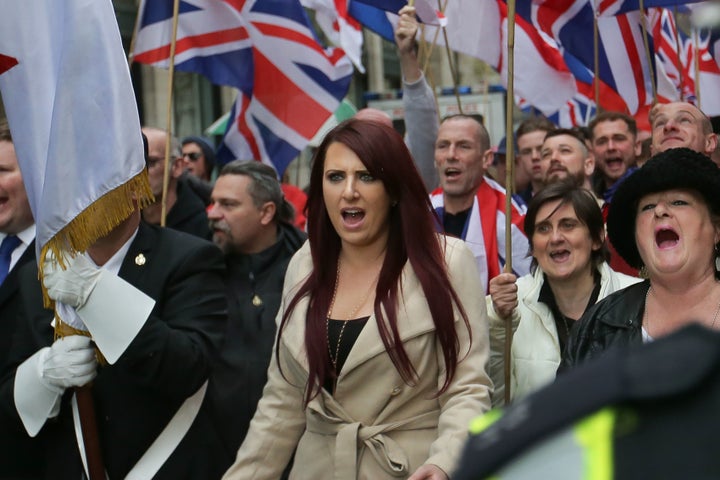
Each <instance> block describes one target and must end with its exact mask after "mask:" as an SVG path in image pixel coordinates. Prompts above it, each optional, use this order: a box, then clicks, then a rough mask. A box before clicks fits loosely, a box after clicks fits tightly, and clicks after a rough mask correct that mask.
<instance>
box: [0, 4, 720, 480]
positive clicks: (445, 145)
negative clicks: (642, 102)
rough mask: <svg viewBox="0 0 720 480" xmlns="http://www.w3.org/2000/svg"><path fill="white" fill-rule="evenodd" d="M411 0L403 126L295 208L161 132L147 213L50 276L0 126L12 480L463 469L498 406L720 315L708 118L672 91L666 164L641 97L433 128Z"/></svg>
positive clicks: (1, 394)
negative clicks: (85, 399)
mask: <svg viewBox="0 0 720 480" xmlns="http://www.w3.org/2000/svg"><path fill="white" fill-rule="evenodd" d="M414 13H415V12H414V8H413V7H411V6H407V7H404V8H403V9H402V10H401V11H400V17H399V21H398V24H397V27H396V32H395V34H396V42H397V46H398V55H399V59H400V66H401V70H402V73H403V86H404V90H405V95H404V97H403V102H404V106H405V110H406V136H405V138H403V137H402V136H401V135H400V134H399V133H397V132H396V131H395V130H394V129H393V126H392V122H391V121H390V119H389V117H387V116H386V115H384V114H383V113H382V112H379V111H377V110H373V109H363V110H361V111H360V112H358V114H357V115H356V116H355V118H353V119H350V120H347V121H345V122H343V123H341V124H339V125H338V126H337V127H335V128H334V129H333V130H331V131H330V132H329V133H328V134H327V135H326V136H325V138H324V140H323V141H322V143H321V145H320V146H319V147H318V149H317V151H316V152H315V155H314V158H313V164H312V170H311V174H310V183H309V186H308V188H307V197H306V198H303V199H302V202H301V203H299V204H298V205H299V206H293V204H291V203H290V201H288V200H289V198H288V197H289V195H288V194H286V193H285V192H287V191H288V190H287V189H286V188H284V187H283V184H282V182H281V181H279V179H278V177H277V173H276V172H275V170H273V169H272V168H271V167H269V166H267V165H265V164H263V163H262V162H258V161H254V159H248V160H245V161H243V160H235V161H233V162H230V163H228V164H226V165H223V166H218V165H216V162H215V158H214V151H213V147H212V142H210V141H209V140H208V139H205V138H203V137H197V136H193V137H187V138H185V139H183V140H182V141H178V139H176V138H174V137H172V136H171V135H170V134H169V133H168V132H167V131H166V130H164V129H160V128H155V127H151V126H145V127H143V128H142V134H143V138H144V141H145V162H146V167H147V173H148V177H149V181H150V187H151V189H152V192H153V194H154V196H155V203H153V204H151V205H149V206H147V207H146V208H144V209H142V210H140V209H137V210H136V211H135V212H133V213H132V214H131V215H130V216H129V217H128V218H127V219H125V220H124V221H122V222H121V223H120V224H119V225H118V226H117V227H116V228H114V229H113V230H112V231H111V232H110V233H108V234H107V235H106V236H104V237H103V238H101V239H99V240H98V241H97V242H96V243H94V244H93V245H91V247H90V248H88V250H87V251H86V252H84V253H82V254H79V255H77V256H75V257H73V258H66V259H56V258H54V257H53V256H52V255H50V256H48V257H47V258H46V260H45V261H44V262H43V264H41V265H39V266H38V265H37V262H36V261H35V244H34V238H35V226H34V223H33V218H32V213H31V211H30V206H29V204H28V201H27V196H26V194H25V190H24V187H23V183H22V176H21V174H20V172H19V169H18V166H17V159H16V157H15V151H14V146H13V140H12V137H11V135H10V130H9V128H8V125H7V123H6V122H0V318H2V319H3V326H4V330H3V331H4V335H3V336H2V337H1V338H2V340H0V429H1V432H0V479H16V478H17V479H23V478H24V479H36V478H63V479H64V478H68V479H79V478H85V477H84V475H88V471H89V468H90V467H88V464H89V463H91V462H92V461H93V460H96V458H88V457H87V456H86V455H85V450H84V445H85V441H89V440H94V441H96V442H97V444H98V445H99V451H100V452H101V455H102V468H104V469H105V471H106V472H107V477H108V478H111V479H115V478H158V479H165V478H167V479H171V478H172V479H182V478H188V479H213V478H220V477H222V478H227V479H268V480H270V479H278V478H292V479H318V478H336V479H342V480H345V479H377V478H408V479H410V480H447V479H449V478H451V476H452V475H453V473H454V472H455V471H456V468H457V466H458V464H459V462H460V456H461V453H462V452H463V448H464V445H465V444H466V442H467V440H468V438H469V429H470V425H471V422H472V421H473V419H475V418H476V417H478V416H480V415H482V414H484V413H486V412H488V411H489V410H490V409H491V408H492V407H493V406H503V405H505V404H506V403H508V402H510V405H513V404H517V402H521V401H523V400H524V399H526V398H528V397H531V396H532V395H533V394H536V393H537V392H538V391H539V390H541V389H543V388H544V387H546V386H548V385H550V384H552V383H553V382H554V381H556V377H557V378H562V377H563V376H564V375H566V373H567V372H570V371H573V370H577V369H578V368H581V367H580V365H582V364H586V363H589V362H590V361H591V360H596V359H598V358H600V357H604V356H605V355H606V354H607V352H609V351H613V350H615V349H617V348H618V347H625V348H629V349H632V348H635V347H638V346H641V345H643V344H647V343H650V342H653V341H654V340H656V339H661V338H662V337H669V336H671V335H672V334H673V333H675V332H677V331H679V330H681V329H682V328H683V327H685V326H687V325H689V324H700V325H702V326H704V327H706V328H708V329H710V330H718V329H720V324H718V316H719V315H720V283H719V281H720V200H719V199H720V197H719V196H718V192H719V191H720V169H718V165H717V164H716V163H714V161H713V160H712V159H713V158H716V157H717V153H718V152H717V151H718V141H717V136H716V134H715V133H713V131H712V126H711V123H710V120H709V119H708V117H707V116H706V115H704V114H703V112H702V111H701V110H699V109H698V108H697V107H695V106H694V105H692V104H690V103H685V102H676V103H670V104H662V105H657V106H655V107H654V108H653V109H652V111H651V112H650V117H649V123H650V125H651V127H652V131H651V132H649V135H650V136H649V137H648V141H647V142H646V143H648V144H649V152H650V154H649V159H648V158H645V157H643V153H642V148H641V147H642V139H641V138H640V137H641V136H642V134H641V132H639V131H638V128H637V125H636V122H635V120H634V119H633V118H632V117H630V116H628V115H626V114H624V113H621V112H602V113H600V114H598V115H597V116H596V117H595V118H594V119H593V120H592V121H591V122H590V124H589V125H588V127H587V128H583V129H580V128H578V129H561V128H557V127H556V126H555V125H553V124H552V123H551V122H549V121H548V120H546V119H544V118H529V119H526V120H525V121H523V122H522V123H521V124H520V125H519V127H518V128H517V130H516V131H515V132H510V134H509V135H508V136H507V137H506V139H503V143H502V145H501V147H500V148H499V149H493V148H492V147H491V145H492V143H491V139H490V137H489V135H488V131H487V129H486V128H485V126H484V125H483V123H482V122H481V121H479V120H478V119H477V118H475V117H473V116H468V115H462V114H460V115H453V116H450V117H448V118H444V119H442V120H441V121H439V120H438V115H437V109H436V106H435V102H434V99H433V93H432V90H431V88H430V87H429V85H428V83H427V81H426V79H425V77H424V75H423V73H422V70H421V69H420V63H419V60H418V56H417V55H418V52H417V48H416V45H415V37H416V33H417V23H416V20H415V15H414ZM168 137H170V138H168ZM508 142H513V144H514V145H515V148H514V150H515V151H516V152H517V155H516V156H515V158H508V156H507V149H506V145H507V143H508ZM167 145H169V147H170V150H171V151H170V152H169V155H168V157H169V158H170V162H169V164H168V165H166V164H165V157H166V146H167ZM510 161H512V162H514V163H515V166H516V167H515V168H516V169H517V170H518V174H517V175H516V182H515V184H514V185H505V178H504V176H503V175H502V174H498V172H502V169H503V167H504V166H506V164H507V162H510ZM166 168H167V169H169V171H168V172H165V170H166ZM493 173H495V176H494V177H495V178H493ZM165 177H167V178H168V179H169V182H167V184H165V185H164V182H165ZM506 187H507V188H508V190H509V191H510V193H508V190H506ZM510 194H511V195H512V199H511V201H510V210H509V211H507V210H506V196H507V195H510ZM300 214H302V220H301V222H300V223H298V215H300ZM506 216H509V217H510V218H509V222H507V223H506ZM506 225H509V228H510V231H506V228H508V227H506ZM506 238H510V239H511V242H510V250H508V249H507V243H506ZM40 272H41V273H42V275H39V273H40ZM40 276H42V279H43V282H44V284H43V285H41V282H40V280H39V278H40ZM44 293H46V294H47V296H48V297H49V298H50V299H51V300H52V301H54V302H55V309H54V311H53V310H48V309H45V308H44V303H43V294H44ZM99 352H102V353H103V355H99ZM607 374H608V375H610V374H611V373H607ZM88 388H89V389H90V392H91V394H90V395H91V396H92V399H93V403H94V415H95V419H96V430H97V438H95V439H88V438H83V436H82V435H83V434H82V433H79V432H81V429H80V426H79V425H78V407H77V404H78V403H79V402H80V399H79V397H80V395H81V392H82V390H83V389H88ZM85 393H87V390H86V391H85ZM483 438H484V440H483V441H482V442H480V443H478V445H483V444H484V443H483V442H485V443H487V440H486V439H485V437H483ZM483 448H485V450H483ZM483 448H481V447H478V449H479V450H478V451H477V452H475V453H474V454H475V455H478V456H481V457H482V456H483V455H484V454H485V453H487V454H488V455H490V450H488V449H487V445H485V447H483Z"/></svg>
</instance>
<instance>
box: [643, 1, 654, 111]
mask: <svg viewBox="0 0 720 480" xmlns="http://www.w3.org/2000/svg"><path fill="white" fill-rule="evenodd" d="M640 28H641V30H642V37H643V46H644V47H645V57H646V58H647V61H648V69H649V70H650V84H651V85H652V95H653V103H656V102H657V85H656V82H655V71H654V70H653V62H652V60H653V59H652V56H651V55H650V44H649V42H648V32H647V18H645V1H644V0H640Z"/></svg>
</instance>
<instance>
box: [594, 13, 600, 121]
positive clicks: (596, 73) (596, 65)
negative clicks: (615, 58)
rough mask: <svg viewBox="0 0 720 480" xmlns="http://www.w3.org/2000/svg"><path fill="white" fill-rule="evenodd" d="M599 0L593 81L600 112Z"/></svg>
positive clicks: (596, 108)
mask: <svg viewBox="0 0 720 480" xmlns="http://www.w3.org/2000/svg"><path fill="white" fill-rule="evenodd" d="M597 17H598V14H597V0H596V3H595V9H594V11H593V70H594V71H593V74H594V77H593V81H594V83H595V110H596V111H597V112H600V110H601V107H600V29H599V27H598V18H597Z"/></svg>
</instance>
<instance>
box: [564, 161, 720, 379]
mask: <svg viewBox="0 0 720 480" xmlns="http://www.w3.org/2000/svg"><path fill="white" fill-rule="evenodd" d="M719 193H720V169H718V168H717V167H716V166H715V164H714V163H713V162H712V161H711V160H710V159H709V158H708V157H706V156H705V155H703V154H701V153H697V152H695V151H693V150H689V149H687V148H676V149H670V150H667V151H665V152H663V153H660V154H658V155H655V156H654V157H652V158H651V159H650V160H649V161H648V162H647V163H646V164H645V166H643V168H641V169H639V170H638V171H636V172H635V173H634V174H633V175H632V176H630V177H629V178H628V179H627V180H626V181H625V182H623V184H622V185H621V186H620V187H619V188H618V190H617V192H616V193H615V196H614V198H613V202H612V205H611V206H610V215H609V217H608V233H609V235H610V240H611V241H612V242H613V245H614V246H615V248H616V250H617V252H618V253H619V254H620V255H621V256H622V257H623V258H624V259H625V261H627V262H628V264H630V265H631V266H633V267H635V268H641V269H642V271H644V272H646V276H647V278H648V280H647V281H645V282H643V283H639V284H636V285H633V286H631V287H628V288H626V289H624V290H621V291H619V292H617V293H615V294H613V295H611V296H609V297H608V298H606V299H605V300H604V301H602V302H600V303H598V304H597V305H596V306H595V307H593V308H592V309H591V310H589V311H588V312H587V313H586V314H585V315H584V316H583V318H582V319H581V321H580V324H579V325H577V328H576V329H575V330H573V332H572V335H571V338H570V340H569V342H568V345H567V349H566V351H565V355H564V358H563V367H571V366H573V365H576V364H578V363H581V362H584V361H585V360H588V359H590V358H593V357H595V356H597V355H600V354H601V353H602V352H603V351H605V350H607V349H609V348H614V347H617V346H624V345H637V344H641V343H643V342H649V341H652V340H653V339H655V338H658V337H661V336H664V335H667V334H669V333H671V332H673V331H675V330H677V329H679V328H680V327H682V326H684V325H687V324H689V323H700V324H702V325H705V326H706V327H708V328H712V329H720V323H718V316H719V315H720V282H718V279H720V257H719V255H720V254H719V253H718V243H719V242H720V195H719Z"/></svg>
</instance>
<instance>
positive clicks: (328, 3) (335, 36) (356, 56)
mask: <svg viewBox="0 0 720 480" xmlns="http://www.w3.org/2000/svg"><path fill="white" fill-rule="evenodd" d="M300 3H302V5H303V7H305V8H309V9H311V10H314V11H315V21H316V22H317V23H318V25H319V26H320V28H321V29H322V31H323V33H324V34H325V35H326V36H327V37H328V39H330V41H331V42H332V43H333V44H334V45H337V46H338V47H340V48H342V49H343V50H345V53H346V54H347V56H348V57H349V58H350V60H352V62H353V63H354V64H355V66H356V67H357V69H358V70H359V71H360V72H361V73H365V67H363V65H362V59H361V58H360V57H361V56H362V45H363V35H362V26H361V25H360V22H358V21H357V20H356V19H354V18H353V17H352V16H351V15H350V14H349V12H348V3H350V0H300Z"/></svg>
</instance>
